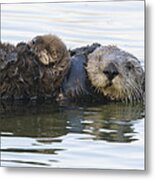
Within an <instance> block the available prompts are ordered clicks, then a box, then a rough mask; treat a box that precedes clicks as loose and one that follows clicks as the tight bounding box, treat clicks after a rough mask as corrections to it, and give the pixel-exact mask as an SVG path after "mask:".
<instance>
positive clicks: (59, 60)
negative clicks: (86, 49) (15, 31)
mask: <svg viewBox="0 0 155 180" xmlns="http://www.w3.org/2000/svg"><path fill="white" fill-rule="evenodd" d="M69 65H70V58H69V53H68V51H67V48H66V46H65V44H64V43H63V42H62V41H61V40H60V39H59V38H58V37H57V36H54V35H44V36H37V37H35V38H34V39H33V40H32V41H30V42H28V43H23V42H21V43H19V44H17V46H14V45H11V44H6V43H0V96H1V98H2V99H6V98H11V99H24V98H34V97H35V98H40V97H41V98H46V97H52V98H55V97H56V96H57V94H59V89H60V84H61V81H62V79H63V77H64V75H65V73H66V72H67V70H68V68H69Z"/></svg>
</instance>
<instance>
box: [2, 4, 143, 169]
mask: <svg viewBox="0 0 155 180" xmlns="http://www.w3.org/2000/svg"><path fill="white" fill-rule="evenodd" d="M47 33H52V34H56V35H58V36H59V37H60V38H61V39H62V40H63V41H64V42H65V43H66V45H67V47H68V49H69V48H71V49H72V48H75V47H78V46H82V45H86V44H91V43H93V42H98V43H101V44H103V45H108V44H115V45H117V46H119V47H120V48H122V49H124V50H126V51H128V52H130V53H132V54H134V55H135V56H136V57H137V58H138V59H139V60H140V61H141V63H142V65H144V2H143V1H137V2H136V1H129V2H122V1H120V2H98V3H97V2H89V3H88V2H81V3H80V2H78V3H50V4H49V3H45V4H3V5H1V40H2V41H5V42H11V43H13V44H16V43H17V42H19V41H28V40H30V39H32V38H33V37H35V36H36V35H38V34H47ZM144 124H145V120H144V106H143V105H142V104H128V105H125V104H121V103H108V104H104V103H103V104H91V105H90V104H62V105H57V104H52V103H46V104H41V105H36V104H33V103H28V104H23V103H19V104H6V103H1V104H0V132H1V165H2V166H9V167H12V166H15V167H54V168H59V167H60V168H100V169H144Z"/></svg>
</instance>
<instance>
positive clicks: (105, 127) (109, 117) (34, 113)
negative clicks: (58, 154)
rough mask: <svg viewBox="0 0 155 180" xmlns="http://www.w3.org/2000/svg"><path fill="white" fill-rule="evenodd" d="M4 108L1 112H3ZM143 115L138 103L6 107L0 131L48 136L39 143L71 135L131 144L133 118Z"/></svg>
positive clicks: (16, 134)
mask: <svg viewBox="0 0 155 180" xmlns="http://www.w3.org/2000/svg"><path fill="white" fill-rule="evenodd" d="M3 107H4V106H3ZM3 107H1V112H2V111H3V112H4V108H3ZM6 112H7V113H6ZM142 112H143V105H141V104H137V105H134V106H133V105H124V104H118V103H110V104H106V105H95V106H94V107H93V106H92V107H90V106H88V105H87V106H83V107H79V106H76V105H72V106H71V107H70V108H69V107H68V106H61V107H59V106H58V107H56V105H55V104H54V105H53V104H46V105H45V104H44V105H37V106H33V105H29V104H28V105H25V106H21V105H16V106H15V105H14V106H12V107H11V106H10V107H9V106H8V107H5V113H1V115H0V116H1V127H0V130H1V132H2V133H9V134H10V133H11V134H12V135H13V136H23V137H24V136H25V137H35V138H39V137H50V139H48V138H47V139H46V140H44V141H40V142H44V143H46V142H49V141H53V139H52V138H54V137H60V136H63V135H66V134H67V133H70V132H72V133H86V134H91V135H93V139H96V140H97V139H102V140H105V141H110V142H132V141H135V140H136V139H135V138H134V133H136V132H135V131H134V128H133V126H134V123H135V121H136V120H135V119H137V120H138V119H141V118H142V116H143V113H142ZM54 141H55V140H54Z"/></svg>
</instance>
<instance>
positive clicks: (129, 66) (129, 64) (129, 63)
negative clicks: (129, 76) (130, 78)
mask: <svg viewBox="0 0 155 180" xmlns="http://www.w3.org/2000/svg"><path fill="white" fill-rule="evenodd" d="M126 68H127V69H128V70H132V69H134V65H133V64H132V63H131V62H128V63H127V64H126Z"/></svg>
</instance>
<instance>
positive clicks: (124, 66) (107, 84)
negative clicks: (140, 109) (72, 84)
mask: <svg viewBox="0 0 155 180" xmlns="http://www.w3.org/2000/svg"><path fill="white" fill-rule="evenodd" d="M86 71H87V73H88V78H89V80H90V81H91V83H92V86H93V87H95V89H96V90H97V91H98V92H100V93H102V94H103V95H104V96H106V97H109V98H110V99H111V100H119V101H125V102H133V101H141V100H142V99H143V95H144V88H143V85H144V71H143V69H142V67H141V65H140V62H139V61H138V59H137V58H136V57H134V56H133V55H131V54H129V53H127V52H125V51H122V50H120V49H119V48H117V47H116V46H102V47H99V48H97V49H96V50H95V51H94V52H93V53H91V54H90V55H89V56H88V63H87V66H86Z"/></svg>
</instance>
